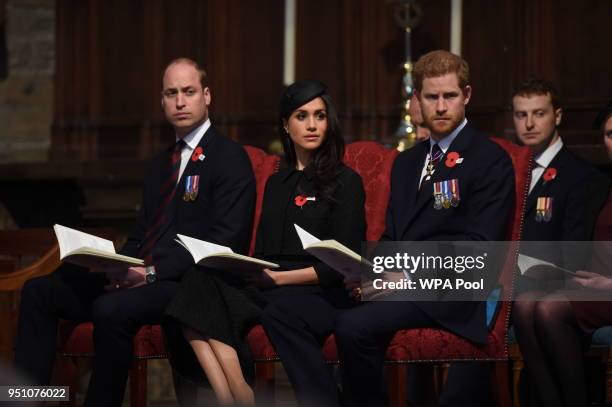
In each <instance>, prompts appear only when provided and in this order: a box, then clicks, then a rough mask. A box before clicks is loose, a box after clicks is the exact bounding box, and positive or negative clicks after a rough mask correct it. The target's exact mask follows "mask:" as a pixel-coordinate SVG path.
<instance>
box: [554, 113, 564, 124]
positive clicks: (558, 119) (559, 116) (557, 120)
mask: <svg viewBox="0 0 612 407" xmlns="http://www.w3.org/2000/svg"><path fill="white" fill-rule="evenodd" d="M562 117H563V109H561V108H558V109H557V110H555V126H557V127H558V126H559V125H560V124H561V119H562Z"/></svg>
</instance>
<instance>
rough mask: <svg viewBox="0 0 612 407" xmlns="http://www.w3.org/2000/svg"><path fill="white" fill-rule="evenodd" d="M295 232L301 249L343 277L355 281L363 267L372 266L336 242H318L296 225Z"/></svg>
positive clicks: (318, 240)
mask: <svg viewBox="0 0 612 407" xmlns="http://www.w3.org/2000/svg"><path fill="white" fill-rule="evenodd" d="M293 226H295V230H296V231H297V234H298V236H299V238H300V241H301V242H302V247H303V248H304V250H306V251H307V252H308V253H310V254H312V255H313V256H315V257H316V258H318V259H319V260H321V261H322V262H323V263H325V264H327V265H328V266H330V267H331V268H333V269H334V270H336V271H337V272H339V273H340V274H342V275H343V276H344V277H346V278H348V279H356V278H358V277H359V275H360V274H361V271H362V267H363V265H366V266H368V267H370V268H371V267H372V264H371V263H370V262H369V261H367V260H366V259H364V258H363V257H361V256H360V255H359V254H357V253H355V252H354V251H352V250H351V249H349V248H348V247H346V246H344V245H343V244H342V243H339V242H338V241H336V240H333V239H332V240H320V239H318V238H317V237H315V236H313V235H311V234H310V233H308V232H307V231H305V230H304V229H302V228H301V227H299V226H298V225H296V224H293Z"/></svg>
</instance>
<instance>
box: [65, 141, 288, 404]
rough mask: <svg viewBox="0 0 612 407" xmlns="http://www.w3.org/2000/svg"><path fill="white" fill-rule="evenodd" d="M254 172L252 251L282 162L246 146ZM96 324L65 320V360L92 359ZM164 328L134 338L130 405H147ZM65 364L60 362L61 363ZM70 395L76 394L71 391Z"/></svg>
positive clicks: (68, 371)
mask: <svg viewBox="0 0 612 407" xmlns="http://www.w3.org/2000/svg"><path fill="white" fill-rule="evenodd" d="M245 150H246V151H247V153H248V155H249V158H250V160H251V164H252V166H253V171H254V173H255V182H256V188H257V201H256V207H255V219H254V229H253V235H252V236H253V239H252V241H251V246H250V251H251V252H252V251H253V249H254V246H255V238H254V237H255V230H257V229H256V227H257V224H258V223H259V214H260V213H261V205H262V198H263V191H264V188H265V185H266V181H267V180H268V177H269V176H270V175H272V174H273V173H274V172H276V171H277V170H278V167H279V163H280V159H279V157H277V156H272V155H269V154H266V153H265V152H264V151H262V150H260V149H258V148H255V147H250V146H245ZM92 333H93V324H92V323H91V322H86V323H81V324H75V323H71V322H67V321H62V322H61V324H60V329H59V334H58V336H59V338H58V339H59V340H58V343H59V349H60V350H59V354H60V355H61V356H64V357H66V358H71V359H72V358H83V357H85V358H89V357H91V356H93V353H94V352H93V351H94V349H93V337H92ZM166 357H167V354H166V351H165V349H164V343H163V337H162V333H161V327H160V326H159V325H145V326H143V327H142V328H140V330H139V331H138V333H137V334H136V336H135V337H134V361H133V364H132V368H131V370H130V404H131V405H132V406H133V407H136V406H146V405H147V360H149V359H160V358H166ZM62 362H65V361H60V363H62ZM62 371H63V372H64V374H65V375H66V376H68V377H65V378H64V379H65V381H66V382H67V384H68V385H71V386H74V385H75V384H76V379H75V377H74V375H75V374H76V371H75V369H74V367H73V366H71V365H70V364H66V363H62ZM71 394H74V392H73V391H71Z"/></svg>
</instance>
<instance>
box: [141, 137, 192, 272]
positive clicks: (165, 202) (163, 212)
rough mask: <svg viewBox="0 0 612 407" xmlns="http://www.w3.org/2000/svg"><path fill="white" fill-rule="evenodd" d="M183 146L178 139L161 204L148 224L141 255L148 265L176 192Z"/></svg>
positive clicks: (164, 183)
mask: <svg viewBox="0 0 612 407" xmlns="http://www.w3.org/2000/svg"><path fill="white" fill-rule="evenodd" d="M183 147H185V142H184V141H183V140H179V141H177V142H176V144H175V145H174V150H173V151H172V155H171V156H170V160H169V161H168V167H167V168H166V169H167V177H166V179H165V180H164V182H163V183H162V184H161V187H160V191H159V204H158V205H157V209H156V210H155V213H154V214H153V217H152V218H151V222H150V223H149V224H148V226H147V232H146V233H145V237H144V239H143V240H142V244H141V246H140V251H139V254H140V257H141V258H144V260H145V264H147V265H149V264H151V262H152V260H153V258H152V251H153V246H154V245H155V243H156V242H157V240H158V239H159V236H158V234H159V231H160V229H161V227H162V226H163V225H164V223H165V222H166V219H167V217H168V213H167V212H168V208H169V206H170V203H171V202H172V200H173V199H174V195H175V193H176V186H177V185H176V184H177V181H178V177H179V172H180V170H181V151H182V150H183Z"/></svg>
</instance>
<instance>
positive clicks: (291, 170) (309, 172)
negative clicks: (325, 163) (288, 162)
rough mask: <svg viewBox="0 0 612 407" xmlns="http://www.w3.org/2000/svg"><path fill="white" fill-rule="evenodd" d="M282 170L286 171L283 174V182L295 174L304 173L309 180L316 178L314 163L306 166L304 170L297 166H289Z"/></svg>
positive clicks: (300, 174)
mask: <svg viewBox="0 0 612 407" xmlns="http://www.w3.org/2000/svg"><path fill="white" fill-rule="evenodd" d="M282 171H285V173H284V174H283V175H282V180H283V182H285V181H287V180H288V179H289V178H291V176H292V175H294V174H299V176H302V175H303V176H305V177H306V179H307V180H309V181H311V180H312V179H314V176H315V170H314V167H313V166H312V165H309V166H308V167H306V168H304V169H303V170H298V169H296V168H295V167H287V168H285V169H284V170H282Z"/></svg>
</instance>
